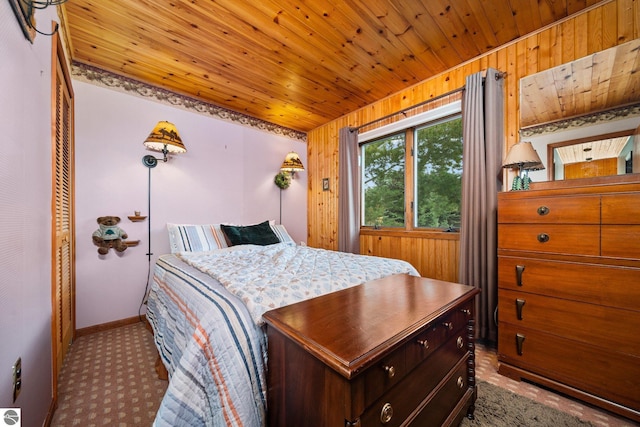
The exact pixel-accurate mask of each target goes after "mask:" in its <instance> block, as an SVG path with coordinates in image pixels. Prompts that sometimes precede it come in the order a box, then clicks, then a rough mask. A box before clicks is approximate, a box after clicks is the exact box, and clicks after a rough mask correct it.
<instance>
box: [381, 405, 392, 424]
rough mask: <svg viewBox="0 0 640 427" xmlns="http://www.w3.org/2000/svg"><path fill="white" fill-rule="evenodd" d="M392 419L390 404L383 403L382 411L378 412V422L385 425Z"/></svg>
mask: <svg viewBox="0 0 640 427" xmlns="http://www.w3.org/2000/svg"><path fill="white" fill-rule="evenodd" d="M391 418H393V408H392V407H391V403H385V404H384V406H383V407H382V411H380V422H381V423H382V424H387V423H388V422H389V421H391Z"/></svg>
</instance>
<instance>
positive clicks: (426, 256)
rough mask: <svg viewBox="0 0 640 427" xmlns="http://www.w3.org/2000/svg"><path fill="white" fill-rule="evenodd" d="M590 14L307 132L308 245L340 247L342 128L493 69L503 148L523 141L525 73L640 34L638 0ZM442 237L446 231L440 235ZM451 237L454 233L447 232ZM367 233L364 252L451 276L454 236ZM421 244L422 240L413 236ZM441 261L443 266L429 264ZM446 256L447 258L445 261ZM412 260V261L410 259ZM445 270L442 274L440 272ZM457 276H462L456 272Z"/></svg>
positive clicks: (621, 0)
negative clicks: (499, 81) (499, 89)
mask: <svg viewBox="0 0 640 427" xmlns="http://www.w3.org/2000/svg"><path fill="white" fill-rule="evenodd" d="M592 3H596V5H595V6H594V7H592V8H590V9H587V10H586V11H585V12H583V13H580V14H579V15H575V16H573V17H570V18H567V19H566V20H564V21H562V22H560V23H558V24H555V25H553V26H550V27H547V28H545V29H543V30H542V31H539V32H537V33H534V34H532V35H530V36H528V37H525V38H522V39H519V40H517V41H516V42H513V43H510V44H508V45H505V46H503V47H501V48H498V49H496V50H494V51H492V52H490V53H488V54H486V55H483V56H480V57H478V58H476V59H474V60H471V61H469V62H467V63H464V64H462V65H460V66H459V67H456V68H453V69H451V70H449V71H447V72H445V73H442V74H440V75H438V76H436V77H434V78H432V79H429V80H425V81H424V82H421V83H419V84H417V85H415V86H412V87H410V88H409V89H407V90H405V91H402V92H399V93H396V94H394V95H392V96H390V97H388V98H385V99H383V100H381V101H379V102H376V103H374V104H371V105H369V106H367V107H365V108H362V109H360V110H357V111H354V112H353V113H351V114H348V115H346V116H343V117H341V118H339V119H337V120H334V121H333V122H330V123H328V124H327V125H325V126H322V127H319V128H316V129H314V130H312V131H311V132H309V134H308V136H307V140H308V153H307V154H308V158H307V163H308V169H307V170H308V183H309V192H308V224H309V225H308V234H309V235H308V244H309V245H310V246H314V247H320V248H326V249H334V250H335V249H337V248H338V241H337V239H338V193H337V188H338V186H337V182H338V180H339V176H338V133H339V129H340V128H342V127H344V126H353V127H357V126H361V125H363V124H366V123H369V122H371V121H373V120H375V119H378V118H380V117H383V116H386V115H389V114H392V113H394V112H397V111H399V110H402V109H405V108H408V107H411V106H413V105H415V104H418V103H420V102H423V101H425V100H428V99H430V98H434V97H437V96H439V95H442V94H444V93H447V92H449V91H451V90H454V89H458V88H460V87H462V86H464V84H465V78H466V76H467V75H469V74H473V73H476V72H478V71H482V70H486V69H487V68H489V67H492V68H496V69H498V70H500V71H503V72H506V73H507V75H506V77H505V141H506V147H505V152H506V150H507V149H508V148H509V147H511V145H513V144H514V143H515V142H517V140H518V129H519V105H518V99H519V93H518V90H519V80H520V78H522V77H524V76H527V75H530V74H533V73H537V72H539V71H543V70H546V69H548V68H552V67H555V66H557V65H561V64H564V63H566V62H569V61H573V60H575V59H578V58H581V57H584V56H587V55H590V54H592V53H594V52H598V51H601V50H604V49H607V48H610V47H613V46H616V45H618V44H622V43H625V42H627V41H630V40H633V39H636V38H638V37H639V36H640V28H639V27H640V1H638V0H635V1H634V0H612V1H601V2H592ZM323 178H330V182H331V185H330V190H329V191H323V190H322V179H323ZM443 234H444V233H443ZM447 234H449V233H447ZM376 239H377V237H376V236H374V235H370V234H369V232H368V231H367V234H366V235H362V236H361V238H360V240H361V252H362V253H367V254H372V255H385V256H390V257H393V258H401V259H407V260H408V261H410V262H412V263H413V264H414V265H415V266H416V268H418V270H419V271H420V273H421V274H422V275H424V276H429V277H435V278H439V279H444V280H454V279H452V278H451V277H450V276H451V272H456V271H457V268H458V252H459V249H458V248H459V247H458V246H457V245H456V247H455V249H452V248H451V241H452V240H451V238H450V237H447V238H446V239H440V238H438V237H437V236H434V235H433V234H430V233H427V234H426V235H424V236H422V237H412V236H411V235H407V234H403V233H391V234H390V235H385V234H384V232H380V239H379V240H376ZM416 239H418V240H423V241H420V242H419V243H418V242H417V241H416ZM435 258H442V259H439V260H438V261H437V262H438V264H439V265H438V267H433V266H427V265H428V264H429V262H430V261H429V260H433V259H435ZM445 258H446V259H445ZM411 260H413V261H411ZM441 275H442V276H441ZM456 277H457V273H456Z"/></svg>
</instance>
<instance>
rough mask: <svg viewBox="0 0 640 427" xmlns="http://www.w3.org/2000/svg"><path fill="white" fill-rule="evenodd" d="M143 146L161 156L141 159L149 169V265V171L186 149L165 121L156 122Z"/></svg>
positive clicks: (148, 253) (149, 184) (172, 126)
mask: <svg viewBox="0 0 640 427" xmlns="http://www.w3.org/2000/svg"><path fill="white" fill-rule="evenodd" d="M143 144H144V146H145V147H147V149H148V150H152V151H159V152H161V153H162V155H163V157H162V158H161V159H158V158H156V157H154V156H152V155H150V154H148V155H146V156H144V157H143V158H142V164H144V165H145V166H146V167H147V168H148V169H149V179H148V185H147V210H148V213H147V238H148V241H149V250H148V252H147V256H148V257H149V263H150V262H151V255H153V254H152V253H151V169H152V168H155V167H156V166H157V165H158V161H159V160H162V161H163V162H166V161H167V160H168V157H167V155H168V154H169V153H171V154H181V153H186V152H187V149H186V148H185V147H184V144H183V143H182V139H181V138H180V135H179V134H178V129H176V127H175V125H174V124H173V123H169V122H166V121H160V122H158V124H157V125H156V127H154V128H153V130H152V131H151V133H150V134H149V136H148V137H147V139H145V140H144V143H143Z"/></svg>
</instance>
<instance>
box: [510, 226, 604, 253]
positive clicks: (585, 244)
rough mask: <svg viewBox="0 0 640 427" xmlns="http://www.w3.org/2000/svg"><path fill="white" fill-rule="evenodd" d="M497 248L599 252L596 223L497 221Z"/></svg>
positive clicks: (598, 229) (598, 230) (557, 251)
mask: <svg viewBox="0 0 640 427" xmlns="http://www.w3.org/2000/svg"><path fill="white" fill-rule="evenodd" d="M498 248H499V249H507V250H518V251H534V252H545V253H558V254H572V255H591V256H598V255H600V226H599V225H557V224H500V225H498Z"/></svg>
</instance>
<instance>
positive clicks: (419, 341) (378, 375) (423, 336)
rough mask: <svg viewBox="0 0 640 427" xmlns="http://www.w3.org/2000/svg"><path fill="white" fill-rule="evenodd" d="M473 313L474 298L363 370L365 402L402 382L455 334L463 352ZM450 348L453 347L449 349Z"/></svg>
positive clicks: (457, 343) (460, 351)
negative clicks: (374, 364)
mask: <svg viewBox="0 0 640 427" xmlns="http://www.w3.org/2000/svg"><path fill="white" fill-rule="evenodd" d="M472 316H473V301H468V302H466V303H465V304H464V305H462V306H460V308H459V309H456V310H455V311H452V312H450V313H448V314H446V315H444V316H441V317H439V318H438V319H436V320H435V321H434V322H433V323H431V324H430V325H429V326H428V327H427V328H425V331H424V332H422V333H420V334H418V335H417V336H416V337H415V338H412V339H410V340H409V341H407V342H406V343H405V344H404V345H403V346H402V347H401V348H399V349H398V350H396V351H394V352H393V353H391V355H389V356H388V357H385V358H384V359H383V360H382V361H381V362H380V363H378V364H377V365H376V366H373V367H371V368H369V369H367V370H366V371H365V372H364V373H363V376H364V393H365V405H369V403H371V402H373V401H374V400H375V399H377V398H379V397H380V396H382V395H383V394H384V393H385V392H386V391H387V390H389V389H390V388H391V387H393V386H395V385H396V384H397V383H399V382H400V381H401V380H402V379H403V377H404V376H405V375H406V374H407V373H409V372H411V371H412V370H413V369H414V368H415V367H416V366H418V365H419V364H420V363H422V362H423V361H424V360H425V359H427V358H429V357H430V356H431V355H432V354H433V353H434V352H437V351H438V349H440V347H441V346H442V345H443V344H444V343H445V342H447V340H450V339H451V338H452V337H453V338H454V342H455V345H456V348H457V352H458V355H457V356H458V357H462V356H464V354H465V353H466V352H467V342H468V340H467V330H466V326H467V324H468V322H469V319H472V318H473V317H472ZM449 345H450V346H452V345H453V344H452V342H449ZM451 351H453V350H452V349H449V350H448V352H451ZM432 363H433V362H432ZM411 375H413V374H411Z"/></svg>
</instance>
